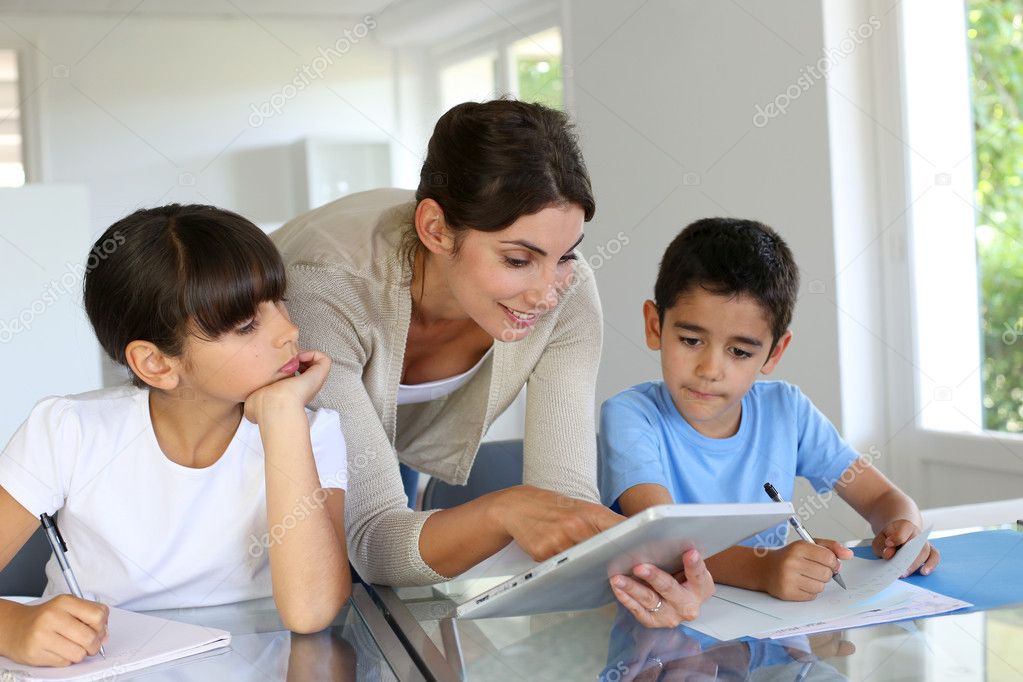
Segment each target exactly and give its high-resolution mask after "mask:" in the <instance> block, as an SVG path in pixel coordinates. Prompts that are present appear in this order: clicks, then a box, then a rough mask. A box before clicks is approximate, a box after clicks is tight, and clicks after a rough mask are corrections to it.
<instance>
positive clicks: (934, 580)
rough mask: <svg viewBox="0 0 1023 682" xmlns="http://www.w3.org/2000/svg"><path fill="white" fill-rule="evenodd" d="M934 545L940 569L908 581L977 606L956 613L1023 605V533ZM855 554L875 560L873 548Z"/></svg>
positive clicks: (1006, 532)
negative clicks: (938, 555)
mask: <svg viewBox="0 0 1023 682" xmlns="http://www.w3.org/2000/svg"><path fill="white" fill-rule="evenodd" d="M931 544H933V545H934V546H935V547H937V548H938V551H939V552H941V563H940V564H939V565H938V568H937V570H935V571H934V572H933V573H931V574H930V575H926V576H924V575H920V574H919V573H917V574H915V575H912V576H910V577H908V578H906V582H908V583H912V584H914V585H919V586H920V587H924V588H927V589H928V590H931V591H933V592H938V593H939V594H944V595H946V596H949V597H954V598H956V599H962V600H963V601H968V602H970V603H971V604H973V608H971V609H965V610H962V611H957V612H956V613H968V612H970V611H985V610H987V609H996V608H998V607H1001V606H1011V605H1014V604H1023V578H1021V576H1023V571H1021V570H1020V569H1021V568H1023V533H1018V532H1016V531H1013V530H988V531H980V532H977V533H966V534H964V535H952V536H949V537H944V538H938V539H936V540H932V541H931ZM853 552H855V554H856V556H858V557H861V558H865V559H866V558H875V557H874V553H873V551H871V549H870V547H857V548H855V549H854V550H853Z"/></svg>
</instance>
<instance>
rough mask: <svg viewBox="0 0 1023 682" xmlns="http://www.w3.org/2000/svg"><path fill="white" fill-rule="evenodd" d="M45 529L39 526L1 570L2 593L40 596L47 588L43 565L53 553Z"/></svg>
mask: <svg viewBox="0 0 1023 682" xmlns="http://www.w3.org/2000/svg"><path fill="white" fill-rule="evenodd" d="M52 553H53V552H52V550H50V543H49V542H47V540H46V535H45V534H44V533H43V529H42V528H39V529H38V530H37V531H36V532H35V533H34V534H33V535H32V537H31V538H29V540H28V542H26V543H25V546H24V547H22V548H21V551H19V552H18V553H17V554H15V555H14V558H13V559H11V562H10V563H9V564H7V566H6V567H5V568H4V570H2V571H0V595H5V596H12V597H13V596H19V597H39V596H42V594H43V589H45V588H46V573H45V572H44V571H43V567H44V566H46V562H47V561H48V560H49V559H50V555H51V554H52Z"/></svg>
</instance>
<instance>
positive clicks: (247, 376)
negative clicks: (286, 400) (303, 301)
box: [180, 301, 298, 403]
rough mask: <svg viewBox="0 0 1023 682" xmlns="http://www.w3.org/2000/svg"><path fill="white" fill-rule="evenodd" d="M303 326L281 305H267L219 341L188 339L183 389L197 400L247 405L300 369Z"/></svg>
mask: <svg viewBox="0 0 1023 682" xmlns="http://www.w3.org/2000/svg"><path fill="white" fill-rule="evenodd" d="M297 356H298V327H296V326H295V325H294V324H292V322H291V318H290V317H289V316H288V310H287V308H285V307H284V303H283V302H282V301H277V302H272V301H264V302H263V303H260V304H259V307H258V308H257V310H256V314H255V315H254V316H253V317H252V318H251V319H249V320H245V321H243V322H242V323H240V324H238V325H236V326H235V328H234V329H233V330H231V331H228V332H226V333H224V334H222V335H221V336H219V337H218V338H217V339H215V340H212V341H207V340H204V339H202V338H199V337H197V336H194V335H189V337H188V338H187V339H186V340H185V348H184V353H183V357H184V361H183V363H182V367H181V370H180V375H181V386H182V387H187V388H190V389H192V390H193V391H194V392H195V393H196V394H197V396H196V397H197V398H200V399H206V400H214V401H218V402H227V403H242V402H245V399H246V398H248V397H249V395H251V394H252V393H253V392H254V391H256V390H258V389H260V388H263V387H264V386H267V385H269V384H272V383H274V382H275V381H279V380H281V379H284V378H287V377H289V376H294V374H295V372H296V371H298V357H297Z"/></svg>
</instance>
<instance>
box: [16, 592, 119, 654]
mask: <svg viewBox="0 0 1023 682" xmlns="http://www.w3.org/2000/svg"><path fill="white" fill-rule="evenodd" d="M109 615H110V609H108V608H107V607H106V606H105V605H104V604H99V603H97V602H92V601H86V600H84V599H78V598H77V597H72V596H71V595H69V594H62V595H58V596H56V597H54V598H53V599H51V600H49V601H47V602H45V603H43V604H39V605H31V606H30V605H28V604H17V603H15V602H12V601H4V600H0V620H2V622H3V624H2V625H0V653H3V655H5V656H6V657H7V658H10V659H11V660H12V661H15V662H17V663H21V664H24V665H34V666H67V665H71V664H72V663H78V662H79V661H81V660H83V659H84V658H85V657H86V656H95V655H96V654H97V653H99V647H100V645H101V644H103V642H104V641H106V638H107V618H108V617H109Z"/></svg>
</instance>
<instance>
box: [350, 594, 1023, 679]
mask: <svg viewBox="0 0 1023 682" xmlns="http://www.w3.org/2000/svg"><path fill="white" fill-rule="evenodd" d="M491 585H493V581H492V580H490V581H488V582H487V583H486V584H485V585H484V584H482V583H480V582H479V581H472V580H467V581H460V582H459V581H455V582H450V583H445V584H441V585H434V586H429V587H414V588H389V587H381V586H377V585H372V586H368V587H369V589H370V590H371V591H372V592H373V593H374V596H375V598H376V600H377V602H378V603H380V605H381V606H382V607H383V609H384V611H385V612H386V614H387V616H388V618H389V619H390V621H391V623H392V625H394V627H395V628H396V630H397V631H398V632H399V633H400V635H401V637H402V639H403V640H404V641H405V643H406V645H407V646H408V647H409V651H410V653H411V654H412V655H413V656H414V657H415V658H416V659H417V661H418V663H419V664H420V666H421V667H422V669H423V670H424V672H425V673H426V674H427V676H429V677H431V678H433V679H437V680H443V681H447V680H463V679H468V680H487V681H488V682H490V681H497V680H599V681H600V682H622V681H628V680H651V681H652V680H658V679H661V680H683V679H685V680H690V679H740V680H741V679H756V680H760V679H764V680H774V679H778V680H826V679H828V680H830V679H835V680H844V679H849V680H871V682H882V681H884V680H1023V607H1014V608H1005V609H998V610H990V611H982V612H975V613H966V614H959V615H955V614H953V615H947V616H938V617H932V618H925V619H919V620H912V621H903V622H899V623H886V624H879V625H874V626H870V627H865V628H859V629H855V630H849V631H846V632H838V633H826V634H822V635H816V636H812V637H809V638H808V637H793V638H789V639H785V640H752V639H749V638H745V639H741V640H735V641H731V642H718V641H717V640H714V639H712V638H709V637H707V636H705V635H701V634H700V633H698V632H696V631H694V630H690V629H688V628H684V627H682V628H678V629H657V630H650V629H647V628H644V627H642V626H641V625H639V624H638V623H637V622H636V621H635V620H634V619H633V618H632V616H631V614H629V613H628V612H627V611H625V609H621V608H619V607H618V606H617V605H616V604H611V605H608V606H606V607H603V608H600V609H595V610H590V611H580V612H573V613H553V614H542V615H535V616H519V617H513V618H489V619H480V620H456V619H453V618H452V616H453V610H454V607H455V605H456V603H457V602H459V601H462V600H463V599H464V598H467V597H469V596H472V595H475V594H477V593H478V592H480V591H481V590H482V589H485V588H486V587H490V586H491Z"/></svg>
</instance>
